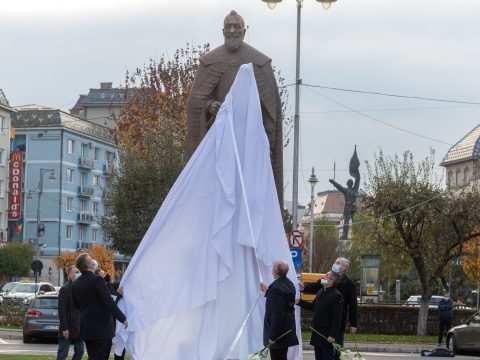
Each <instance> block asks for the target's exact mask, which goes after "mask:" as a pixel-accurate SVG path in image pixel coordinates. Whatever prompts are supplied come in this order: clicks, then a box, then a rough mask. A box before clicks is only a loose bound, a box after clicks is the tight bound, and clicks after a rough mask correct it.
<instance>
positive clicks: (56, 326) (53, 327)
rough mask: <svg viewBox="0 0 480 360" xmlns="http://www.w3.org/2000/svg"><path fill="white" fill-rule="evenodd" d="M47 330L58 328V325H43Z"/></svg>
mask: <svg viewBox="0 0 480 360" xmlns="http://www.w3.org/2000/svg"><path fill="white" fill-rule="evenodd" d="M43 328H44V329H45V330H58V325H43Z"/></svg>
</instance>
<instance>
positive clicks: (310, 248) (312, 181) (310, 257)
mask: <svg viewBox="0 0 480 360" xmlns="http://www.w3.org/2000/svg"><path fill="white" fill-rule="evenodd" d="M308 182H309V183H310V186H311V187H312V191H311V194H310V243H309V244H308V272H309V273H311V272H312V266H313V232H314V230H313V224H314V222H315V217H314V215H313V205H314V202H315V184H316V183H317V182H318V179H317V176H316V175H315V168H314V167H312V175H310V179H308Z"/></svg>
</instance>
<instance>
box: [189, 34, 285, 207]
mask: <svg viewBox="0 0 480 360" xmlns="http://www.w3.org/2000/svg"><path fill="white" fill-rule="evenodd" d="M248 63H252V64H253V69H254V73H255V80H256V82H257V87H258V93H259V95H260V103H261V107H262V117H263V126H264V128H265V132H266V134H267V137H268V140H269V143H270V158H271V162H272V168H273V174H274V177H275V185H276V188H277V194H278V200H279V202H280V208H283V133H282V122H283V116H282V104H281V100H280V95H279V92H278V86H277V82H276V80H275V75H274V73H273V69H272V60H271V59H270V58H268V57H267V56H265V55H264V54H262V53H261V52H259V51H258V50H256V49H255V48H253V47H251V46H250V45H248V44H246V43H243V45H242V46H241V47H240V49H238V50H237V51H235V52H229V51H228V50H227V49H226V47H225V45H222V46H219V47H217V48H216V49H214V50H212V51H210V52H209V53H207V54H205V55H204V56H202V57H201V58H200V64H199V67H198V70H197V73H196V76H195V80H194V82H193V86H192V90H191V92H190V95H189V97H188V101H187V118H188V122H187V147H188V153H189V156H190V155H192V154H193V152H194V151H195V149H196V148H197V146H198V145H199V144H200V142H201V141H202V139H203V137H204V136H205V134H206V133H207V131H208V129H209V128H210V126H211V125H212V123H213V121H214V120H215V116H214V115H212V114H210V113H209V111H208V108H209V106H210V104H212V102H214V101H220V102H222V103H223V101H224V100H225V96H226V95H227V93H228V91H229V90H230V88H231V86H232V84H233V81H234V80H235V77H236V75H237V72H238V69H239V68H240V66H241V65H243V64H248Z"/></svg>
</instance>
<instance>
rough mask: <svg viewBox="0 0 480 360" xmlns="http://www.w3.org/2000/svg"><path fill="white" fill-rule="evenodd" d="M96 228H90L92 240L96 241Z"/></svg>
mask: <svg viewBox="0 0 480 360" xmlns="http://www.w3.org/2000/svg"><path fill="white" fill-rule="evenodd" d="M97 237H98V229H92V242H97Z"/></svg>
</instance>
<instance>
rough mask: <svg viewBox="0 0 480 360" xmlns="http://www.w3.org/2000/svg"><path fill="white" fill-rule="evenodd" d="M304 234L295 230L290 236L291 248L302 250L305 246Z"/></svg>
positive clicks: (289, 243)
mask: <svg viewBox="0 0 480 360" xmlns="http://www.w3.org/2000/svg"><path fill="white" fill-rule="evenodd" d="M303 241H304V239H303V234H302V233H301V232H300V231H298V230H293V231H292V232H291V233H290V234H289V235H288V245H289V246H290V247H291V248H301V247H302V246H303Z"/></svg>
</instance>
